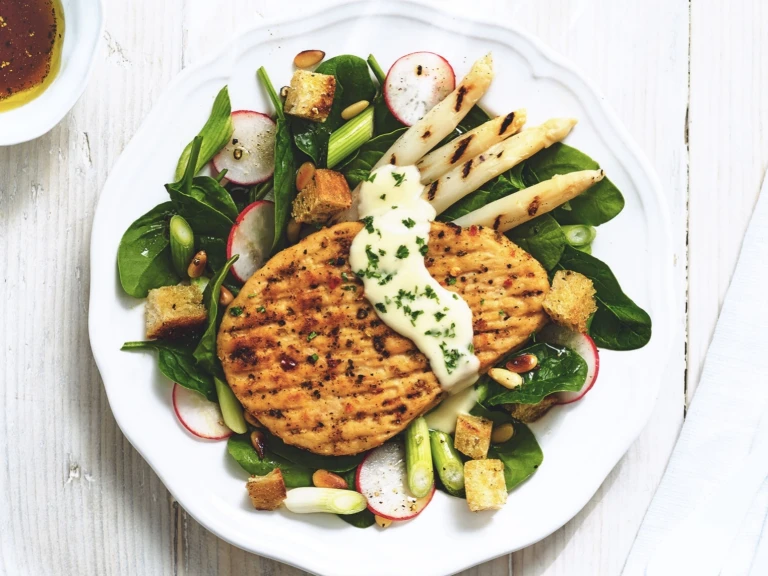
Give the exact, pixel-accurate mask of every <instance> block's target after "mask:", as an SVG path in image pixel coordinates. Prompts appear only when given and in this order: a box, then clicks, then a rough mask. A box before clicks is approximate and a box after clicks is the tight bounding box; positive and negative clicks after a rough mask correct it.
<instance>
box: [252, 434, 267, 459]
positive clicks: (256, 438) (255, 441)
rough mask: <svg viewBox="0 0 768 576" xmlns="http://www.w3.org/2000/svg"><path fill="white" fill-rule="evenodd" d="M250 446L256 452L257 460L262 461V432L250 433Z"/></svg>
mask: <svg viewBox="0 0 768 576" xmlns="http://www.w3.org/2000/svg"><path fill="white" fill-rule="evenodd" d="M251 446H253V449H254V450H256V453H257V454H258V455H259V458H261V459H262V460H263V459H264V432H262V431H261V430H254V431H253V432H251Z"/></svg>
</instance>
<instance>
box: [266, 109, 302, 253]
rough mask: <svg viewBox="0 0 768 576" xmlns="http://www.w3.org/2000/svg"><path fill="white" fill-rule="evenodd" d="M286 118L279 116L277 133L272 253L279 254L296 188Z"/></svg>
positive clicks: (292, 155) (293, 161) (289, 132)
mask: <svg viewBox="0 0 768 576" xmlns="http://www.w3.org/2000/svg"><path fill="white" fill-rule="evenodd" d="M287 122H288V121H287V120H286V118H285V117H284V116H283V117H280V116H278V118H277V133H276V135H275V174H274V177H273V178H274V188H273V190H274V195H275V237H274V239H273V241H272V252H273V253H275V252H277V251H278V250H279V249H280V247H281V246H282V242H283V234H284V232H285V227H286V226H287V225H288V220H289V218H290V216H291V207H292V205H293V198H294V194H295V190H296V187H295V185H294V181H295V180H294V172H295V169H296V166H295V160H294V154H293V143H292V141H291V131H290V129H289V127H288V123H287Z"/></svg>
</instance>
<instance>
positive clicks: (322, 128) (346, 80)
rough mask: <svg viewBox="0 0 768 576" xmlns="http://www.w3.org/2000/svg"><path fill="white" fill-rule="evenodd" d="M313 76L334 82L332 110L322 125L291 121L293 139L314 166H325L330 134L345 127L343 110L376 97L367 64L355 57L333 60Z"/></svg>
mask: <svg viewBox="0 0 768 576" xmlns="http://www.w3.org/2000/svg"><path fill="white" fill-rule="evenodd" d="M315 72H317V73H318V74H328V75H331V76H334V77H335V78H336V92H335V94H334V97H333V106H332V108H331V112H330V114H328V118H326V120H325V122H311V121H309V120H303V119H300V118H296V119H294V121H293V122H292V128H293V139H294V142H295V143H296V147H297V148H298V149H299V150H301V151H302V152H304V153H305V154H307V155H308V156H309V157H310V158H312V160H313V162H314V163H315V164H316V165H317V166H324V165H325V161H326V155H327V153H328V139H329V138H330V136H331V132H333V131H334V130H336V129H337V128H338V127H339V126H341V125H342V124H343V123H344V119H343V118H342V117H341V112H342V110H344V108H346V107H347V106H349V105H350V104H354V103H355V102H359V101H360V100H368V101H369V102H371V101H372V100H373V97H374V95H375V94H376V87H375V86H374V84H373V80H371V74H370V72H369V71H368V64H367V63H366V62H365V60H363V59H362V58H360V57H358V56H352V55H349V54H345V55H342V56H336V57H334V58H331V59H329V60H326V61H325V62H323V63H322V64H320V66H318V67H317V68H316V69H315Z"/></svg>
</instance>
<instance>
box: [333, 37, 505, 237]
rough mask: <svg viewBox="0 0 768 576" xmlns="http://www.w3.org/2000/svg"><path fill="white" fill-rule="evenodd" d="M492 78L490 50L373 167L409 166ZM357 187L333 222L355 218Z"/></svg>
mask: <svg viewBox="0 0 768 576" xmlns="http://www.w3.org/2000/svg"><path fill="white" fill-rule="evenodd" d="M491 80H493V59H492V58H491V54H490V52H489V53H488V54H486V55H485V56H483V57H482V58H480V59H479V60H478V61H477V62H475V63H474V64H473V65H472V68H471V69H470V70H469V72H467V75H466V76H464V78H463V79H462V81H461V82H460V83H459V85H458V86H457V87H456V89H455V90H454V91H453V92H451V93H450V94H448V96H446V97H445V98H444V99H443V100H441V101H440V102H439V103H438V104H437V105H435V106H434V107H433V108H432V109H431V110H430V111H429V112H427V113H426V114H425V115H424V118H422V119H421V120H419V121H418V122H416V124H414V125H413V126H411V127H410V128H409V129H408V130H406V131H405V132H404V133H403V134H402V136H400V138H398V139H397V140H396V141H395V143H394V144H392V146H391V147H390V148H389V150H387V151H386V153H385V154H384V155H383V156H382V157H381V159H380V160H379V161H378V162H377V163H376V165H375V166H374V167H373V169H372V170H375V169H376V168H379V167H380V166H383V165H384V164H395V165H397V166H408V165H409V164H415V163H416V162H417V161H418V160H419V159H420V158H421V157H422V156H424V155H425V154H426V153H427V152H429V151H430V150H432V148H434V147H435V146H437V145H438V144H439V143H440V141H441V140H442V139H443V138H445V137H446V136H448V134H450V133H451V132H452V131H453V129H454V128H456V126H458V124H459V122H461V120H462V119H463V118H464V116H466V115H467V113H468V112H469V111H470V110H471V109H472V107H473V106H474V105H475V104H476V103H477V101H478V100H480V98H481V97H482V96H483V94H485V92H486V90H488V87H489V86H490V85H491ZM359 202H360V186H359V185H358V186H357V187H356V188H355V189H354V190H353V191H352V206H351V207H350V208H349V209H347V210H345V211H344V212H341V213H340V214H337V215H336V216H334V217H333V219H332V222H334V223H337V222H349V221H351V220H357V218H358V216H359V214H358V210H357V205H358V203H359Z"/></svg>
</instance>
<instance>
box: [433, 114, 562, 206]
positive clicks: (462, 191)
mask: <svg viewBox="0 0 768 576" xmlns="http://www.w3.org/2000/svg"><path fill="white" fill-rule="evenodd" d="M575 125H576V119H574V118H553V119H551V120H547V121H546V122H544V124H542V125H541V126H536V127H535V128H529V129H527V130H523V131H522V132H520V133H519V134H516V135H515V136H512V137H511V138H507V139H506V140H504V141H503V142H499V143H498V144H495V145H493V146H491V147H490V148H488V149H487V150H486V151H485V152H483V153H482V154H479V155H478V156H475V157H474V158H471V159H470V160H467V161H466V162H464V163H463V164H461V165H459V166H456V167H455V168H453V169H452V170H450V171H449V172H447V173H445V174H444V175H443V176H441V177H440V178H438V179H437V180H435V181H434V182H432V184H430V185H429V186H427V188H426V189H425V190H424V194H423V197H424V198H425V199H426V200H427V201H428V202H429V203H430V204H432V206H434V207H435V210H437V213H438V214H440V213H442V212H443V211H445V210H446V209H447V208H448V207H449V206H450V205H451V204H453V203H454V202H457V201H459V200H461V199H462V198H463V197H464V196H466V195H467V194H469V193H470V192H474V191H475V190H477V189H478V188H480V186H482V185H483V184H485V183H486V182H488V181H489V180H491V179H492V178H495V177H496V176H498V175H499V174H501V173H502V172H505V171H506V170H509V169H510V168H512V167H513V166H516V165H518V164H520V162H522V161H523V160H526V159H528V158H530V157H531V156H533V155H534V154H536V152H538V151H539V150H542V149H543V148H549V147H550V146H551V145H552V144H554V143H555V142H559V141H560V140H562V139H563V138H565V137H566V136H568V134H569V133H570V131H571V129H573V127H574V126H575Z"/></svg>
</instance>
